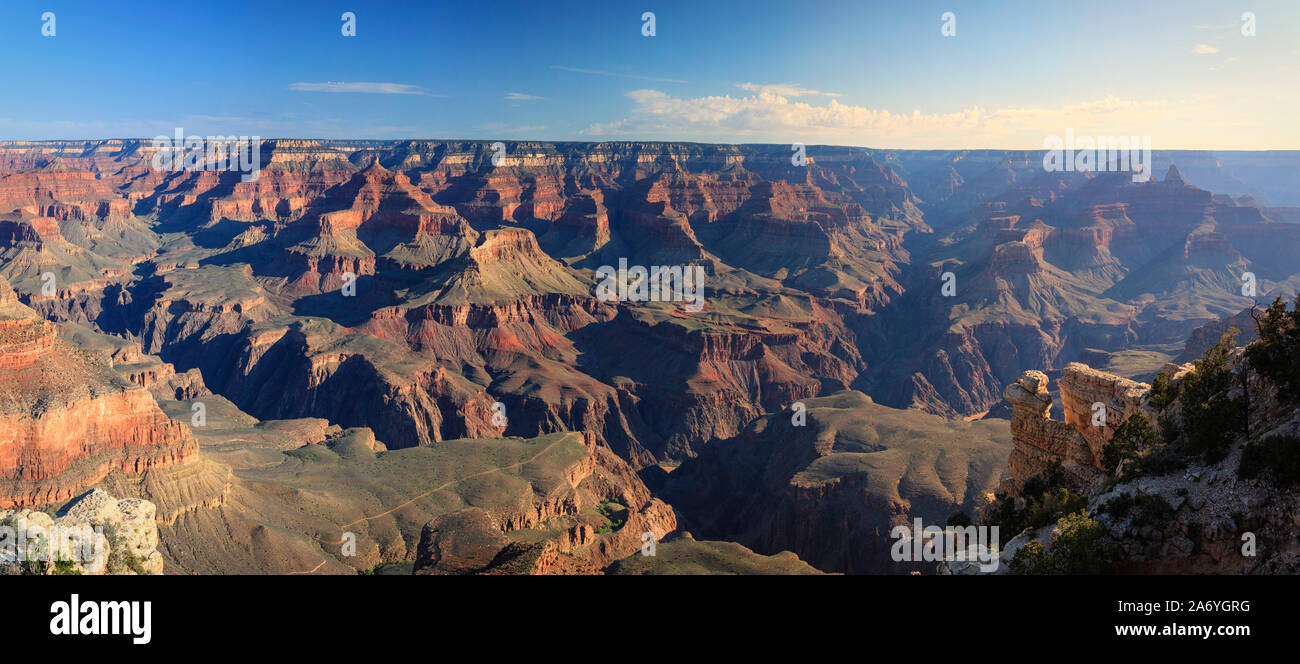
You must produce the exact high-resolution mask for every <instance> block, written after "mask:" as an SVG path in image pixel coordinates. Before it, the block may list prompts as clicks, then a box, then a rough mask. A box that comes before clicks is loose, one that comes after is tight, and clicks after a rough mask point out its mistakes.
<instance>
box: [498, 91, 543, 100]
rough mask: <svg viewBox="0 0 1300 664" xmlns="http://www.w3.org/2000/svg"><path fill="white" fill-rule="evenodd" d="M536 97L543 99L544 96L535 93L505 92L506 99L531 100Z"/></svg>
mask: <svg viewBox="0 0 1300 664" xmlns="http://www.w3.org/2000/svg"><path fill="white" fill-rule="evenodd" d="M536 99H545V97H538V96H537V95H529V94H524V93H522V92H507V93H506V101H533V100H536Z"/></svg>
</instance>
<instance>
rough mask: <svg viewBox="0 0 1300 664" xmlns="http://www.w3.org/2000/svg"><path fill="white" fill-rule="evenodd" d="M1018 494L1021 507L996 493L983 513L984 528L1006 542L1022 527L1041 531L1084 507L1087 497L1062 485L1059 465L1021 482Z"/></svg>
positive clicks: (1007, 497)
mask: <svg viewBox="0 0 1300 664" xmlns="http://www.w3.org/2000/svg"><path fill="white" fill-rule="evenodd" d="M1020 495H1021V497H1023V498H1024V500H1025V504H1024V506H1023V507H1019V508H1018V507H1016V500H1015V498H1013V497H1011V496H1009V495H1006V494H998V495H997V499H996V502H994V504H993V506H992V508H990V509H989V510H988V512H986V516H985V524H984V525H990V526H998V531H999V533H1000V534H1001V535H1002V536H1003V537H1005V538H1007V539H1008V540H1009V539H1010V538H1012V537H1015V536H1016V535H1018V534H1019V533H1021V532H1022V531H1024V530H1025V529H1026V528H1041V527H1043V526H1045V525H1047V524H1049V523H1053V522H1055V521H1056V520H1058V519H1060V518H1061V517H1063V516H1065V515H1067V514H1071V513H1073V512H1077V511H1079V510H1082V509H1084V508H1085V507H1087V505H1088V499H1087V498H1085V497H1083V496H1080V495H1078V494H1075V493H1073V492H1071V491H1070V490H1069V488H1067V487H1066V486H1065V471H1064V470H1063V469H1062V468H1061V464H1060V463H1059V462H1058V463H1054V464H1052V465H1051V466H1049V467H1048V468H1046V469H1044V470H1043V472H1041V473H1039V474H1037V475H1035V476H1033V477H1031V478H1029V479H1028V480H1025V483H1024V486H1023V487H1022V488H1021V490H1020Z"/></svg>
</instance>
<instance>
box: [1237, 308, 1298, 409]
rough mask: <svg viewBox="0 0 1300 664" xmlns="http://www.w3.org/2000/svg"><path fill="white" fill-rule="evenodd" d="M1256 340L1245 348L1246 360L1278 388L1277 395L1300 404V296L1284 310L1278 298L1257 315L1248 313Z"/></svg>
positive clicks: (1252, 311)
mask: <svg viewBox="0 0 1300 664" xmlns="http://www.w3.org/2000/svg"><path fill="white" fill-rule="evenodd" d="M1250 313H1251V316H1252V317H1253V318H1254V319H1255V330H1256V331H1258V332H1259V340H1258V341H1256V342H1255V343H1252V344H1251V345H1250V346H1248V347H1247V348H1246V359H1247V360H1249V361H1250V365H1251V367H1253V368H1254V369H1255V371H1256V372H1258V373H1259V375H1261V376H1263V377H1264V378H1266V379H1268V380H1269V381H1270V382H1272V383H1273V384H1275V385H1277V386H1278V396H1280V397H1281V398H1282V399H1285V400H1287V401H1291V402H1296V401H1300V294H1297V295H1296V300H1295V306H1294V308H1292V310H1291V311H1287V308H1286V303H1285V302H1284V301H1283V300H1282V298H1280V297H1279V298H1277V299H1275V300H1273V304H1271V305H1269V307H1268V308H1267V309H1265V310H1264V312H1263V314H1262V315H1261V314H1259V313H1257V312H1256V310H1254V309H1252V310H1251V312H1250Z"/></svg>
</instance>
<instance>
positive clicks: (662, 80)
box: [551, 65, 689, 83]
mask: <svg viewBox="0 0 1300 664" xmlns="http://www.w3.org/2000/svg"><path fill="white" fill-rule="evenodd" d="M551 69H558V70H560V71H571V72H577V73H579V74H592V75H595V76H614V77H617V78H634V79H637V80H639V81H655V82H657V83H688V82H689V81H683V80H680V79H676V78H656V77H654V76H641V75H640V74H619V73H615V72H612V71H601V70H599V69H581V68H578V67H564V66H561V65H551Z"/></svg>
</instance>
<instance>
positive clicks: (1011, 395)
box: [1004, 362, 1155, 492]
mask: <svg viewBox="0 0 1300 664" xmlns="http://www.w3.org/2000/svg"><path fill="white" fill-rule="evenodd" d="M1059 386H1060V400H1061V404H1062V406H1063V411H1064V419H1063V420H1054V419H1052V418H1051V410H1052V397H1051V395H1050V394H1049V393H1048V389H1047V388H1048V379H1047V375H1046V374H1044V373H1043V372H1041V371H1034V370H1030V371H1026V372H1025V373H1024V375H1022V376H1021V377H1020V380H1018V381H1016V382H1014V383H1012V384H1010V385H1008V386H1007V388H1006V391H1005V394H1004V396H1005V398H1006V400H1007V401H1008V402H1009V403H1010V404H1011V406H1012V414H1011V435H1012V439H1013V441H1014V443H1015V446H1014V447H1013V448H1012V450H1011V456H1010V457H1008V459H1007V470H1008V472H1009V474H1010V477H1009V478H1008V482H1007V484H1006V485H1005V486H1004V489H1006V490H1009V491H1012V492H1014V491H1015V490H1016V489H1017V487H1018V485H1019V484H1021V483H1023V482H1024V481H1025V480H1027V479H1029V478H1031V477H1033V476H1035V475H1037V474H1039V473H1041V472H1043V471H1044V470H1046V469H1047V468H1048V467H1049V466H1051V465H1053V464H1056V463H1059V464H1061V466H1062V467H1063V468H1064V469H1065V471H1066V473H1067V474H1068V475H1069V476H1071V477H1072V478H1073V480H1074V481H1075V482H1076V484H1078V485H1086V484H1087V483H1088V482H1089V481H1091V480H1092V479H1094V478H1095V477H1096V476H1097V471H1098V470H1099V469H1101V467H1102V465H1101V454H1102V449H1103V448H1104V447H1105V445H1106V443H1107V442H1109V441H1110V438H1111V436H1112V435H1114V433H1115V428H1116V427H1118V426H1119V425H1120V423H1122V422H1123V421H1124V420H1125V419H1127V418H1128V416H1129V415H1131V414H1133V413H1135V412H1137V411H1139V410H1142V409H1143V408H1142V400H1143V397H1144V396H1145V394H1146V392H1147V391H1148V390H1150V389H1151V386H1150V385H1147V384H1145V383H1138V382H1135V381H1132V380H1128V379H1127V378H1122V377H1120V376H1116V375H1114V374H1108V373H1105V372H1102V371H1097V370H1095V369H1093V368H1091V367H1088V366H1087V365H1084V364H1080V363H1078V362H1071V363H1070V364H1068V365H1066V367H1065V371H1064V373H1063V375H1062V376H1061V379H1060V381H1059ZM1145 414H1147V415H1148V416H1149V419H1152V420H1154V419H1155V418H1154V417H1151V415H1152V414H1151V413H1150V411H1149V410H1148V411H1146V413H1145Z"/></svg>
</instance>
